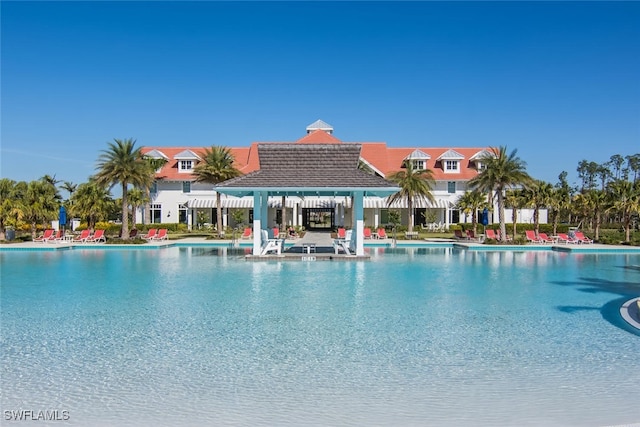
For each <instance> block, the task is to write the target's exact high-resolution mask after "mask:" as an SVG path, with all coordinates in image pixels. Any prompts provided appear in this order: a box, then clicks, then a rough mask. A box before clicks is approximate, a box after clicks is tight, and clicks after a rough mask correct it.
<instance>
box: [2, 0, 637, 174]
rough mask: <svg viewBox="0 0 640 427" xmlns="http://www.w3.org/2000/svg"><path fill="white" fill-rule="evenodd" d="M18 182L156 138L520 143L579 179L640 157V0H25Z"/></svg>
mask: <svg viewBox="0 0 640 427" xmlns="http://www.w3.org/2000/svg"><path fill="white" fill-rule="evenodd" d="M0 7H1V36H2V40H1V43H2V45H1V47H2V53H1V55H2V57H1V60H2V61H1V71H2V81H1V89H2V93H1V102H2V105H1V107H2V124H1V126H2V129H1V131H2V134H1V137H2V144H1V155H2V156H1V157H2V160H1V170H0V175H1V176H2V177H8V178H12V179H15V180H26V181H29V180H33V179H38V178H39V177H41V176H42V175H44V174H49V175H55V176H56V178H58V179H60V180H64V181H72V182H75V183H80V182H85V181H86V180H87V178H88V177H89V176H90V175H91V174H93V173H94V172H95V163H96V159H97V157H98V155H99V153H100V150H104V149H105V148H106V147H107V142H108V141H112V140H113V138H135V139H136V140H137V144H138V145H153V146H181V145H191V146H210V145H226V146H247V145H249V144H250V143H251V142H254V141H294V140H296V139H298V138H300V137H302V136H303V135H304V133H305V127H306V126H307V125H308V124H310V123H312V122H314V121H315V120H317V119H322V120H324V121H326V122H328V123H330V124H331V125H333V126H334V128H335V135H336V137H338V138H340V139H341V140H343V141H352V142H358V141H367V142H371V141H384V142H386V143H387V144H389V145H390V146H398V147H414V146H434V147H444V146H447V147H456V146H459V147H464V146H499V145H506V146H508V148H509V149H510V150H511V149H517V150H518V154H519V156H520V157H521V158H522V159H523V160H525V161H526V162H527V165H528V171H529V173H530V174H531V175H532V176H534V177H535V178H538V179H543V180H546V181H549V182H552V183H555V182H556V181H557V176H558V174H559V173H560V172H561V171H563V170H566V171H567V172H569V178H570V181H571V182H576V181H577V174H576V167H577V165H578V162H579V161H580V160H582V159H587V160H589V161H596V162H598V163H602V162H605V161H607V160H608V159H609V158H610V157H611V156H612V155H614V154H621V155H623V156H625V155H629V154H635V153H639V152H640V25H638V22H640V3H639V2H585V3H582V2H558V3H556V2H532V3H528V2H471V3H467V2H403V3H399V2H228V3H227V2H186V3H180V2H7V1H3V2H2V3H1V4H0Z"/></svg>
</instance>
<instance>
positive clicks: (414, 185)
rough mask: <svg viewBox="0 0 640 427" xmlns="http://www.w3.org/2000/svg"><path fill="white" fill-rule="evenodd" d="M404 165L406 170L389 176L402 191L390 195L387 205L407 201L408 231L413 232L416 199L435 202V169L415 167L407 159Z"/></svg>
mask: <svg viewBox="0 0 640 427" xmlns="http://www.w3.org/2000/svg"><path fill="white" fill-rule="evenodd" d="M404 167H405V169H404V170H401V171H398V172H395V173H393V174H391V175H390V176H389V178H388V179H389V180H391V181H393V182H395V183H397V184H398V186H399V187H400V191H398V192H397V193H395V194H393V195H391V196H390V197H389V200H388V201H387V206H391V205H392V204H393V203H394V202H396V201H401V200H406V201H407V207H408V208H409V229H408V231H409V232H412V231H413V224H414V217H415V212H414V211H413V204H414V203H415V202H416V201H424V202H430V203H435V198H434V197H433V194H432V191H433V186H434V185H435V181H434V179H433V171H431V170H430V169H414V168H413V164H412V162H410V161H405V162H404Z"/></svg>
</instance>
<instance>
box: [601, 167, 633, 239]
mask: <svg viewBox="0 0 640 427" xmlns="http://www.w3.org/2000/svg"><path fill="white" fill-rule="evenodd" d="M610 188H611V193H610V194H611V201H610V202H611V205H610V207H609V209H608V210H611V211H614V212H618V213H620V214H621V215H622V222H623V223H624V230H625V241H627V242H628V241H629V240H630V239H631V218H632V217H633V215H634V214H638V213H640V183H639V182H638V181H636V182H635V183H631V182H629V181H624V180H618V181H614V182H613V183H611V186H610Z"/></svg>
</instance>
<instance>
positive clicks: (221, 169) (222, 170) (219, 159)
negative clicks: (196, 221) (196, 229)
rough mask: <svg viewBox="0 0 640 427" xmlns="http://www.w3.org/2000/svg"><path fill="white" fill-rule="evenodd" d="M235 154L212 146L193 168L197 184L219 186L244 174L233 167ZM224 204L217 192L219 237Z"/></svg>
mask: <svg viewBox="0 0 640 427" xmlns="http://www.w3.org/2000/svg"><path fill="white" fill-rule="evenodd" d="M233 160H234V159H233V154H231V151H230V150H229V149H228V148H227V147H222V146H211V148H207V149H205V151H204V156H203V158H202V162H201V163H199V164H198V165H197V166H196V167H195V168H193V175H194V176H195V177H196V181H197V182H206V183H208V184H218V183H220V182H222V181H226V180H228V179H231V178H235V177H238V176H240V175H242V173H241V172H240V171H239V170H238V169H236V168H235V166H234V165H233ZM221 204H222V202H221V198H220V193H219V192H216V206H217V207H216V209H217V211H216V212H217V226H218V227H217V228H218V236H221V235H222V234H223V230H222V205H221Z"/></svg>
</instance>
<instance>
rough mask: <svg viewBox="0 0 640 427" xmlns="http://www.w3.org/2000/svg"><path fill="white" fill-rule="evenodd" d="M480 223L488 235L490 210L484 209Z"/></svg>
mask: <svg viewBox="0 0 640 427" xmlns="http://www.w3.org/2000/svg"><path fill="white" fill-rule="evenodd" d="M480 222H481V223H482V225H483V227H484V229H485V233H486V229H487V225H488V224H489V209H487V208H484V210H483V211H482V216H481V217H480Z"/></svg>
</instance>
